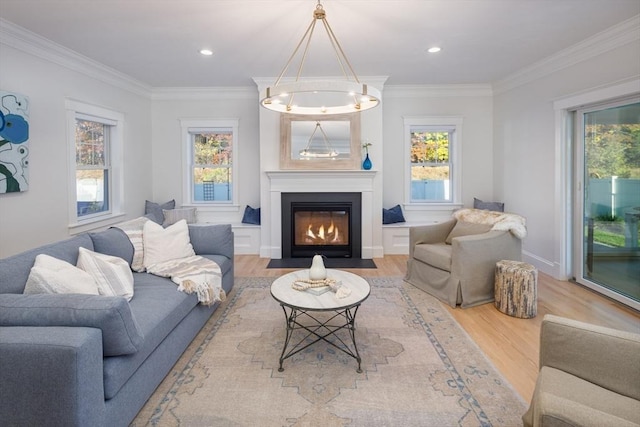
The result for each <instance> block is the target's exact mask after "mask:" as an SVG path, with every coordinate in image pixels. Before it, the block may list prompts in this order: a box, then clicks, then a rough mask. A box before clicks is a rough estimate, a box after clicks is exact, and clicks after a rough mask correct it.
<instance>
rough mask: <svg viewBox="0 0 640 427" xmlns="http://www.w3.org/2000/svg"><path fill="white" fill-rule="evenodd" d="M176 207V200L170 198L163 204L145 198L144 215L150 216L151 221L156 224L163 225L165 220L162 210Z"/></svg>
mask: <svg viewBox="0 0 640 427" xmlns="http://www.w3.org/2000/svg"><path fill="white" fill-rule="evenodd" d="M175 207H176V201H175V200H169V201H168V202H166V203H163V204H159V203H154V202H150V201H148V200H145V202H144V216H145V217H147V218H149V219H150V220H151V221H153V222H155V223H156V224H160V225H162V223H163V222H164V213H163V212H162V210H163V209H166V210H170V209H175Z"/></svg>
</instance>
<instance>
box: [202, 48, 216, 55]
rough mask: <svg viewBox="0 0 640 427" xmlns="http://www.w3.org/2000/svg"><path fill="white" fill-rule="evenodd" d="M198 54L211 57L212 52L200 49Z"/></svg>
mask: <svg viewBox="0 0 640 427" xmlns="http://www.w3.org/2000/svg"><path fill="white" fill-rule="evenodd" d="M200 54H201V55H204V56H211V55H213V51H212V50H211V49H200Z"/></svg>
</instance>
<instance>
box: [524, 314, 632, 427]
mask: <svg viewBox="0 0 640 427" xmlns="http://www.w3.org/2000/svg"><path fill="white" fill-rule="evenodd" d="M639 355H640V334H636V333H631V332H624V331H618V330H615V329H611V328H605V327H602V326H596V325H591V324H588V323H584V322H579V321H576V320H571V319H566V318H562V317H558V316H553V315H549V314H547V315H545V317H544V319H543V320H542V328H541V330H540V372H539V374H538V380H537V382H536V388H535V390H534V392H533V398H532V399H531V405H530V407H529V410H528V411H527V413H526V414H525V415H524V416H523V417H522V420H523V422H524V426H525V427H531V426H534V425H535V426H537V425H545V426H547V425H550V426H604V425H607V426H609V425H615V426H631V425H635V426H638V425H640V387H638V384H640V369H638V367H639V366H640V356H639Z"/></svg>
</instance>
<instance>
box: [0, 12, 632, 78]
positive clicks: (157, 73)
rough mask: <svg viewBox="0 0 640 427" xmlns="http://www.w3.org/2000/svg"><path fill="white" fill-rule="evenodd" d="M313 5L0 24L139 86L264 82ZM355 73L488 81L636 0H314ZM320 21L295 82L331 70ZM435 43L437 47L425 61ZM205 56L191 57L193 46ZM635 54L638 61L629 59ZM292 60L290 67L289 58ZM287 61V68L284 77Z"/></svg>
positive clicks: (51, 15) (19, 16)
mask: <svg viewBox="0 0 640 427" xmlns="http://www.w3.org/2000/svg"><path fill="white" fill-rule="evenodd" d="M316 4H317V0H0V18H2V19H5V20H7V21H9V22H12V23H14V24H17V25H19V26H21V27H23V28H26V29H28V30H30V31H32V32H35V33H37V34H38V35H40V36H43V37H45V38H47V39H49V40H52V41H54V42H56V43H58V44H60V45H62V46H65V47H67V48H69V49H72V50H74V51H75V52H77V53H80V54H82V55H84V56H86V57H88V58H91V59H93V60H95V61H98V62H100V63H102V64H104V65H107V66H109V67H111V68H113V69H115V70H117V71H119V72H122V73H125V74H127V75H129V76H130V77H133V78H134V79H136V80H138V81H140V82H142V83H144V84H146V85H148V86H151V87H218V86H222V87H228V86H250V85H253V84H254V83H253V80H252V77H275V76H277V75H278V74H279V73H280V71H281V70H282V67H283V66H284V65H285V63H286V62H287V59H288V58H289V56H290V55H291V54H292V52H293V50H294V48H295V46H296V44H297V43H298V42H299V41H300V39H301V37H302V35H303V33H304V31H305V30H306V28H307V26H308V25H309V24H310V23H311V21H312V13H313V11H314V9H315V7H316ZM322 4H323V7H324V9H325V11H326V13H327V20H328V22H329V24H330V25H331V28H332V29H333V31H334V33H335V35H336V37H337V39H338V41H339V43H340V44H341V45H342V48H343V49H344V51H345V53H346V56H347V58H348V59H349V61H350V62H351V64H352V66H353V68H354V69H355V71H356V73H357V74H358V76H360V77H362V76H388V80H387V84H393V85H400V84H475V83H492V82H497V81H500V80H501V79H504V78H506V77H508V76H510V75H512V74H513V73H515V72H516V71H518V70H521V69H522V68H524V67H527V66H528V65H531V64H533V63H535V62H537V61H540V60H542V59H543V58H546V57H548V56H550V55H552V54H555V53H557V52H559V51H561V50H563V49H565V48H567V47H569V46H572V45H574V44H576V43H578V42H580V41H582V40H584V39H586V38H588V37H590V36H593V35H595V34H597V33H599V32H601V31H603V30H606V29H607V28H610V27H611V26H613V25H615V24H617V23H620V22H623V21H625V20H627V19H629V18H631V17H633V16H635V15H638V14H640V0H323V1H322ZM326 41H327V37H326V34H325V33H324V30H323V28H322V27H321V26H318V27H316V33H315V35H314V37H313V44H312V46H311V48H310V51H309V55H308V59H307V60H306V62H305V67H304V70H303V72H302V76H304V77H308V76H330V75H341V74H342V71H341V70H340V68H339V66H338V63H337V61H336V60H335V54H333V51H331V49H330V47H329V46H328V43H327V42H326ZM434 45H438V46H440V47H442V51H441V52H439V53H437V54H428V53H427V52H426V49H427V48H429V47H431V46H434ZM205 47H206V48H209V49H211V50H213V52H214V55H213V56H210V57H204V56H202V55H200V53H199V50H200V49H202V48H205ZM639 55H640V54H639ZM296 64H297V62H296ZM295 69H296V66H295V65H294V66H292V69H291V70H290V71H289V72H288V73H287V76H292V75H293V73H295Z"/></svg>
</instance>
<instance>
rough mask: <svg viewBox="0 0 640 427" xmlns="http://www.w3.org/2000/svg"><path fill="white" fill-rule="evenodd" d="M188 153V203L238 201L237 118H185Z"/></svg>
mask: <svg viewBox="0 0 640 427" xmlns="http://www.w3.org/2000/svg"><path fill="white" fill-rule="evenodd" d="M181 125H182V133H183V141H184V149H185V153H186V159H187V162H186V165H185V166H186V168H185V169H186V170H185V174H184V192H185V197H184V200H185V201H189V202H187V203H191V204H197V205H225V204H226V205H229V204H234V203H236V200H237V197H236V190H235V186H234V182H237V180H236V173H237V172H236V169H237V168H236V167H234V164H235V161H234V159H235V158H237V144H236V141H237V138H238V121H237V120H182V121H181Z"/></svg>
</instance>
